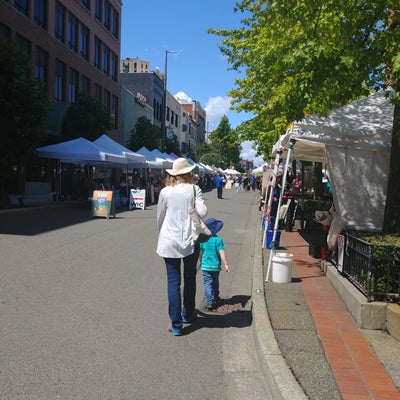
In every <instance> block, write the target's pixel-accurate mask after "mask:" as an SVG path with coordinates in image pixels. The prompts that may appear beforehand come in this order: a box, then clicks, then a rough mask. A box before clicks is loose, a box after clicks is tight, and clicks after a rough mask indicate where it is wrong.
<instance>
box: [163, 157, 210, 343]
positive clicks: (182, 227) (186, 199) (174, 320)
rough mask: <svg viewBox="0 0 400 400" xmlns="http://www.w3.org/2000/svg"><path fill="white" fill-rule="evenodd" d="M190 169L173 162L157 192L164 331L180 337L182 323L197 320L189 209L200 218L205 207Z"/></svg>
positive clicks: (180, 160) (194, 251)
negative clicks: (163, 268) (163, 272)
mask: <svg viewBox="0 0 400 400" xmlns="http://www.w3.org/2000/svg"><path fill="white" fill-rule="evenodd" d="M194 168H195V166H194V165H190V164H189V162H188V161H187V160H186V159H185V158H178V159H176V160H175V161H174V163H173V166H172V169H167V170H166V172H167V178H166V186H165V187H164V188H163V189H162V190H161V192H160V196H159V199H158V207H157V226H158V231H159V236H158V243H157V254H158V255H159V256H160V257H163V258H164V261H165V266H166V270H167V288H168V313H169V317H170V319H171V325H170V327H169V328H168V329H169V331H170V332H171V333H172V334H173V335H174V336H180V335H182V327H183V323H190V322H192V321H193V319H195V318H196V317H197V313H196V310H195V297H196V265H197V260H198V257H199V246H198V245H197V244H195V243H194V240H193V235H192V225H191V219H190V216H189V209H190V208H191V207H192V206H193V204H194V203H195V205H196V209H197V212H198V214H199V215H200V217H202V218H204V217H205V216H206V215H207V207H206V205H205V203H204V200H203V193H202V191H201V189H200V188H199V187H198V186H197V185H195V184H194V179H193V176H192V171H193V169H194ZM181 261H183V307H182V296H181Z"/></svg>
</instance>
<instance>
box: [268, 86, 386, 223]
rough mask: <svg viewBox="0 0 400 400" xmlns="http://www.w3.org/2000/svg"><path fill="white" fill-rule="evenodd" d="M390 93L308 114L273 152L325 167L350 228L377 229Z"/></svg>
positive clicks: (380, 215) (382, 196)
mask: <svg viewBox="0 0 400 400" xmlns="http://www.w3.org/2000/svg"><path fill="white" fill-rule="evenodd" d="M387 94H390V93H389V92H384V91H380V92H376V93H374V94H372V95H370V96H368V97H365V98H363V99H359V100H356V101H353V102H352V103H350V104H347V105H345V106H343V107H340V108H337V109H336V110H333V111H332V112H331V113H330V114H329V116H328V117H326V118H323V117H319V116H316V115H308V116H306V117H305V118H304V119H303V120H301V121H300V122H296V123H294V124H293V125H292V127H291V128H290V129H288V130H287V132H286V134H285V135H283V136H281V137H280V139H279V140H278V142H277V143H276V144H275V146H274V148H273V154H274V155H275V154H276V152H277V151H282V152H284V151H286V148H287V145H288V143H289V141H290V140H291V139H293V140H295V143H294V146H293V153H292V155H293V158H294V159H297V160H307V161H319V162H326V163H327V164H328V170H329V171H330V178H331V185H332V191H333V199H334V204H335V207H336V209H337V211H338V213H339V214H340V215H341V216H342V218H343V219H344V220H345V221H346V223H347V225H348V226H349V227H354V228H356V229H367V230H381V229H382V224H383V213H384V208H385V202H386V190H387V178H388V171H389V160H390V149H391V141H392V139H391V138H392V129H393V113H394V107H393V105H392V104H391V103H390V101H389V99H388V98H387V96H386V95H387Z"/></svg>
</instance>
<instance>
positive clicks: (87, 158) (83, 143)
mask: <svg viewBox="0 0 400 400" xmlns="http://www.w3.org/2000/svg"><path fill="white" fill-rule="evenodd" d="M36 151H37V152H38V155H39V157H45V158H59V159H60V160H61V161H63V162H76V163H83V164H91V165H96V164H101V165H104V164H108V165H111V164H113V165H121V164H126V162H127V159H126V157H123V156H121V155H118V154H113V153H111V152H109V151H107V150H105V149H103V148H101V147H99V146H97V145H95V144H94V143H92V142H91V141H89V140H87V139H85V138H78V139H73V140H68V141H66V142H62V143H57V144H52V145H49V146H43V147H38V148H37V149H36Z"/></svg>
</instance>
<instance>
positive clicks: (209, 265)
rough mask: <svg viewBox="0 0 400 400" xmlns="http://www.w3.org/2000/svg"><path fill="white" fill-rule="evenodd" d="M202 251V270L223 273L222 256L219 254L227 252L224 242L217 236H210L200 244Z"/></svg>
mask: <svg viewBox="0 0 400 400" xmlns="http://www.w3.org/2000/svg"><path fill="white" fill-rule="evenodd" d="M200 250H201V251H202V253H203V254H202V258H201V269H203V270H205V271H221V256H220V255H219V252H220V251H221V250H225V247H224V242H223V241H222V239H221V238H220V237H218V236H216V235H212V236H209V237H208V238H207V240H206V241H205V242H202V243H200Z"/></svg>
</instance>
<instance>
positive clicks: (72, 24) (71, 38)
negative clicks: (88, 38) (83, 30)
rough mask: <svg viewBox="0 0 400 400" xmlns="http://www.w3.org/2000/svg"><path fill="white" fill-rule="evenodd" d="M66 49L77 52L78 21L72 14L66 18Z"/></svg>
mask: <svg viewBox="0 0 400 400" xmlns="http://www.w3.org/2000/svg"><path fill="white" fill-rule="evenodd" d="M68 47H69V48H70V49H72V50H74V51H75V52H77V51H78V20H77V18H76V17H75V16H73V15H72V14H69V16H68Z"/></svg>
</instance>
